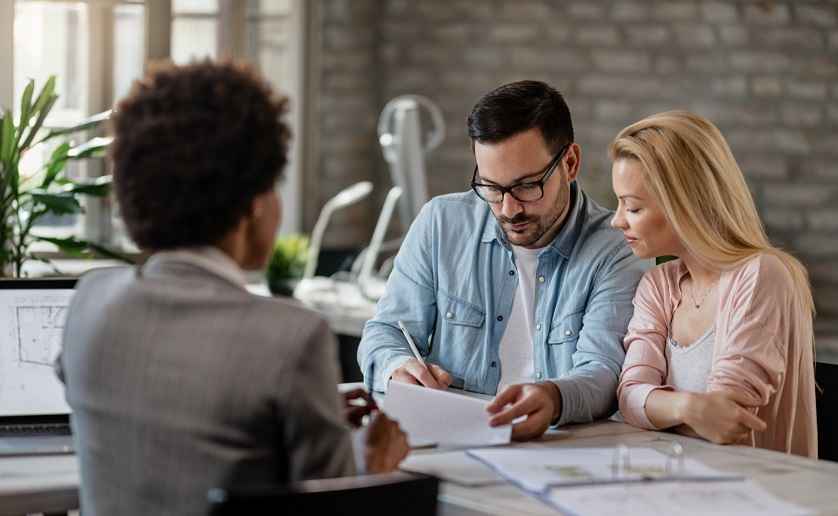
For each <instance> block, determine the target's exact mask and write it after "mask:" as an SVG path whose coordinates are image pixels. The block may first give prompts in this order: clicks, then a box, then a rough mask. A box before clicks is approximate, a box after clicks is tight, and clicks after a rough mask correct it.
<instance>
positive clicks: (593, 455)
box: [468, 448, 742, 492]
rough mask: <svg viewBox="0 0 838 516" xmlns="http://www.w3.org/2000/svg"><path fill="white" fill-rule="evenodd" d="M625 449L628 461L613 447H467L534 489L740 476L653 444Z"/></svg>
mask: <svg viewBox="0 0 838 516" xmlns="http://www.w3.org/2000/svg"><path fill="white" fill-rule="evenodd" d="M626 451H627V452H628V460H627V461H625V460H624V459H621V458H620V457H619V456H618V454H619V451H618V449H615V448H549V449H545V448H526V449H517V448H497V449H492V448H489V449H481V450H469V451H468V453H469V455H471V456H472V457H474V458H476V459H478V460H480V461H481V462H483V463H484V464H486V465H488V466H489V467H491V468H492V469H494V470H495V471H497V472H498V474H500V475H501V476H502V477H504V478H505V479H506V480H508V481H509V482H511V483H513V484H515V485H517V486H519V487H521V488H523V489H525V490H527V491H532V492H544V491H546V490H547V489H548V488H549V487H553V486H578V485H590V484H612V483H626V482H647V481H654V480H669V481H672V480H703V481H706V480H737V479H739V480H741V478H742V477H741V475H734V474H729V473H724V472H722V471H718V470H715V469H713V468H710V467H708V466H705V465H704V464H702V463H700V462H698V461H696V460H691V459H686V458H683V457H682V458H681V459H676V458H672V457H670V456H668V455H666V454H663V453H661V452H659V451H657V450H654V449H651V448H628V449H626ZM621 461H623V463H621Z"/></svg>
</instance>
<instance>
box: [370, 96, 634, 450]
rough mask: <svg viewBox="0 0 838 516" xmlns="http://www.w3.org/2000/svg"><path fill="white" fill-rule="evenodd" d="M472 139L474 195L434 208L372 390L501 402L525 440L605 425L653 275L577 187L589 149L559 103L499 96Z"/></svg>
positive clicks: (379, 343)
mask: <svg viewBox="0 0 838 516" xmlns="http://www.w3.org/2000/svg"><path fill="white" fill-rule="evenodd" d="M468 130H469V136H470V137H471V139H472V146H473V149H474V157H475V161H476V165H475V168H474V174H473V177H472V183H471V187H472V191H471V192H467V193H460V194H452V195H444V196H440V197H437V198H435V199H433V200H432V201H430V202H429V203H428V204H427V205H425V207H424V208H423V209H422V212H421V213H420V214H419V216H418V217H417V219H416V221H415V222H414V223H413V225H412V226H411V228H410V231H409V232H408V234H407V236H406V237H405V241H404V243H403V244H402V247H401V249H400V251H399V254H398V256H397V257H396V261H395V265H394V269H393V272H392V274H391V276H390V279H389V282H388V285H387V293H386V295H385V296H384V297H383V298H382V299H381V301H380V302H379V304H378V311H377V314H376V316H375V318H373V319H372V320H370V321H369V322H368V323H367V325H366V327H365V328H364V335H363V339H362V341H361V345H360V348H359V350H358V361H359V363H360V365H361V369H362V371H363V373H364V378H365V381H366V383H367V386H368V387H370V388H372V389H375V390H380V391H384V390H386V388H387V384H388V382H390V381H401V382H408V383H414V384H420V385H424V386H426V387H430V388H437V389H440V388H446V387H449V386H452V387H457V388H461V389H465V390H469V391H475V392H480V393H485V394H492V395H496V396H495V398H494V400H493V402H492V403H491V404H490V405H489V411H490V412H491V413H492V417H491V419H490V424H491V425H493V426H497V425H504V424H509V423H511V422H512V421H513V420H516V419H517V418H519V417H521V416H526V418H523V420H521V421H519V422H517V423H516V424H515V425H514V426H513V430H512V437H513V438H514V439H517V440H526V439H532V438H536V437H538V436H540V435H541V434H542V433H544V431H545V430H546V429H547V428H548V427H549V426H550V425H551V424H553V425H557V424H558V425H562V424H566V423H581V422H590V421H592V420H594V419H596V418H601V417H606V416H608V415H609V414H610V413H611V412H613V411H614V410H615V409H616V399H615V392H616V388H617V382H618V377H619V374H620V369H621V366H622V363H623V358H624V352H623V348H622V339H623V336H624V334H625V331H626V326H627V325H628V321H629V319H630V317H631V315H632V311H633V308H632V298H633V296H634V290H635V287H636V286H637V283H638V281H639V280H640V277H641V276H642V274H643V272H644V271H645V269H646V268H647V267H648V265H649V264H647V263H645V262H642V261H640V260H638V259H637V258H635V257H634V255H633V254H632V252H631V250H630V249H629V247H628V245H627V244H626V242H625V241H624V239H623V238H622V235H621V234H620V233H619V232H618V231H615V230H613V229H612V228H611V227H610V226H609V221H610V219H611V217H612V215H613V214H612V212H610V211H608V210H606V209H604V208H602V207H600V206H599V205H597V204H596V203H595V202H593V201H592V200H591V199H590V198H588V197H587V196H586V195H585V193H584V192H583V191H582V190H581V188H579V186H578V185H577V184H576V178H577V175H578V173H579V168H580V164H581V148H580V147H579V145H578V144H576V143H574V142H573V125H572V122H571V118H570V111H569V109H568V107H567V104H566V103H565V101H564V98H563V97H562V96H561V94H559V92H557V91H556V90H554V89H553V88H551V87H550V86H548V85H547V84H544V83H542V82H536V81H521V82H516V83H512V84H507V85H505V86H501V87H500V88H497V89H496V90H494V91H492V92H490V93H488V94H486V95H485V96H484V97H483V98H481V99H480V100H479V101H478V102H477V104H476V105H475V106H474V108H473V109H472V112H471V114H470V115H469V118H468ZM399 321H401V322H402V323H403V324H404V326H405V327H406V329H407V330H408V332H409V333H410V334H411V335H412V337H413V340H414V341H415V342H416V344H417V347H418V348H419V351H420V353H421V354H422V355H424V357H425V361H426V362H427V364H428V367H427V368H426V367H424V366H422V364H421V363H420V362H419V361H418V360H417V359H416V358H414V357H413V355H412V354H411V351H410V349H409V347H408V344H407V342H406V340H405V337H404V336H403V335H402V333H401V332H400V330H399V325H398V323H399Z"/></svg>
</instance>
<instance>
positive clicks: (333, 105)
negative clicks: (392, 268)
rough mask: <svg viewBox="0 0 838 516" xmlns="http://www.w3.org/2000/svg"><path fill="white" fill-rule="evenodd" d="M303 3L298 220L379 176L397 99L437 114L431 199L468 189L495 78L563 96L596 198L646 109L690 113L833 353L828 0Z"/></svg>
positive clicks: (352, 234)
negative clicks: (758, 217) (613, 156)
mask: <svg viewBox="0 0 838 516" xmlns="http://www.w3.org/2000/svg"><path fill="white" fill-rule="evenodd" d="M309 8H310V9H311V12H310V13H309V22H308V23H309V24H310V25H309V29H310V30H309V33H308V43H309V48H308V52H309V58H308V59H309V69H308V70H309V71H308V86H307V92H308V95H309V99H316V100H315V101H314V102H313V103H312V105H311V106H310V108H311V111H310V115H309V118H308V124H309V126H310V130H309V132H308V133H307V134H308V135H312V138H311V140H312V141H310V142H308V144H307V145H308V152H307V155H308V156H309V158H310V159H309V162H308V166H307V169H306V171H305V173H304V177H303V185H304V187H303V189H304V192H305V196H304V199H305V202H304V215H303V219H304V222H305V225H306V227H309V228H310V227H311V225H313V223H314V219H315V218H316V216H317V213H318V211H319V209H320V206H322V204H323V203H324V202H325V201H326V200H327V199H328V198H329V197H330V196H331V195H333V194H334V193H336V192H337V191H338V190H340V189H341V188H343V187H345V186H346V185H348V184H350V183H352V182H354V181H358V180H362V179H372V180H374V181H376V182H377V183H381V184H387V183H388V182H389V175H388V173H387V168H386V165H385V163H384V161H383V159H382V157H381V152H380V150H379V147H378V143H377V141H376V134H375V124H376V120H377V116H378V113H379V112H380V110H381V108H382V107H383V105H384V104H385V103H386V102H387V100H389V99H390V98H392V97H394V96H396V95H400V94H404V93H416V94H421V95H425V96H427V97H429V98H431V99H432V100H434V101H435V102H437V103H438V104H439V105H440V107H441V108H442V109H443V111H444V114H445V120H446V124H447V131H448V133H447V137H446V140H445V142H444V143H443V145H442V146H441V147H440V148H439V149H437V150H436V151H435V152H434V153H433V154H432V155H431V156H430V158H429V160H428V175H429V188H430V191H431V194H433V195H436V194H443V193H447V192H454V191H462V190H466V189H467V188H468V181H469V180H470V177H471V171H472V168H473V166H474V165H473V163H474V162H473V159H472V156H471V153H470V150H469V142H468V137H467V134H466V129H465V120H466V116H467V115H468V113H469V111H470V109H471V107H472V105H473V103H474V102H475V101H476V100H477V99H478V98H479V97H480V96H481V95H482V94H483V93H485V92H487V91H489V90H490V89H492V88H494V87H496V86H498V85H500V84H503V83H506V82H510V81H514V80H518V79H524V78H528V79H539V80H544V81H547V82H549V83H550V84H552V85H553V86H555V87H556V88H558V89H559V90H560V91H561V92H562V93H563V94H564V95H565V97H566V99H567V101H568V104H569V105H570V109H571V112H572V115H573V120H574V125H575V130H576V135H577V141H578V142H579V143H580V145H581V146H582V149H583V170H582V174H581V183H582V185H583V187H584V188H585V189H586V190H587V191H588V192H589V193H590V194H591V195H592V196H593V197H594V198H595V199H597V200H598V201H599V202H601V203H603V204H606V205H609V206H613V205H614V199H613V195H612V193H611V189H610V163H609V161H608V159H607V155H606V148H607V145H608V143H609V142H610V141H611V139H612V138H613V137H614V136H615V135H616V133H617V132H618V131H619V130H620V129H621V128H622V127H624V126H626V125H627V124H629V123H630V122H632V121H635V120H638V119H640V118H642V117H644V116H646V115H649V114H652V113H655V112H659V111H663V110H668V109H675V108H681V109H689V110H691V111H695V112H697V113H699V114H701V115H703V116H706V117H708V118H710V119H711V120H712V121H713V122H715V123H716V124H717V125H718V126H719V127H720V129H721V130H722V132H723V133H724V135H725V136H726V137H727V139H728V141H729V143H730V145H731V147H732V148H733V152H734V155H735V156H736V158H737V159H738V161H739V164H740V166H741V167H742V170H743V172H744V173H745V175H746V177H747V180H748V183H749V185H750V187H751V191H752V192H753V195H754V197H755V199H756V201H757V204H758V206H759V209H760V212H761V214H762V217H763V220H764V222H765V224H766V226H767V228H768V232H769V235H770V236H771V238H772V240H773V241H774V242H775V243H777V244H779V245H781V246H783V247H785V248H786V249H788V250H790V251H792V252H793V253H794V254H795V255H797V256H798V257H800V258H801V259H802V260H803V261H804V263H805V264H806V265H807V267H808V268H809V271H810V273H811V277H812V283H813V285H814V291H815V298H816V302H817V307H818V312H819V314H818V317H817V320H816V330H817V333H818V342H819V348H820V349H826V348H830V349H834V350H838V2H836V1H834V0H832V1H819V2H809V1H767V0H766V1H749V0H741V1H666V0H648V1H612V0H584V1H581V0H580V1H540V0H518V1H514V2H513V1H500V0H487V1H470V0H422V1H410V0H318V1H315V2H311V3H310V5H309ZM377 191H378V192H379V193H380V194H381V195H383V193H384V192H386V188H378V189H377ZM379 206H380V199H379V202H378V203H366V204H361V205H358V206H356V207H354V208H352V209H349V210H347V212H346V215H345V216H343V217H341V218H340V219H338V220H335V221H334V222H333V225H332V227H331V228H330V230H329V232H328V234H327V243H328V244H329V245H330V246H332V247H338V248H340V247H353V246H357V245H360V244H362V243H364V242H366V241H367V240H368V238H369V235H370V234H371V232H372V224H373V223H374V220H375V216H376V215H377V211H378V208H379Z"/></svg>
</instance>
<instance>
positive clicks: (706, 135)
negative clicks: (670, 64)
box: [608, 111, 815, 314]
mask: <svg viewBox="0 0 838 516" xmlns="http://www.w3.org/2000/svg"><path fill="white" fill-rule="evenodd" d="M608 151H609V155H610V157H611V159H612V160H617V159H620V158H631V159H636V160H637V161H639V162H640V163H641V165H642V166H643V169H644V170H645V174H644V177H645V184H646V188H647V189H648V190H649V192H651V194H652V195H653V196H654V197H655V199H656V200H657V201H658V203H659V204H660V206H661V207H662V208H663V211H664V213H665V214H666V218H667V219H668V220H669V223H670V224H672V227H673V229H674V230H675V233H676V234H677V235H678V237H679V238H680V240H681V242H683V244H684V246H685V247H686V249H687V251H689V253H690V254H691V255H693V256H694V257H695V258H696V259H698V260H700V261H701V262H702V263H703V264H704V265H705V266H709V267H714V268H718V269H721V270H726V269H730V268H733V267H735V266H736V265H738V264H740V263H742V262H743V261H744V260H747V259H748V258H750V257H752V256H754V255H755V254H758V253H769V254H772V255H774V256H776V257H777V258H779V259H780V261H782V263H783V264H784V265H785V266H786V268H787V269H788V271H789V273H790V274H791V276H792V279H793V281H794V285H795V287H796V291H797V294H798V296H797V299H798V301H799V302H800V303H802V305H803V306H804V307H805V308H807V309H808V310H809V311H811V313H813V314H814V311H815V305H814V301H813V299H812V291H811V288H810V286H809V277H808V274H807V273H806V269H805V267H803V265H802V264H801V263H800V262H799V261H798V260H797V259H795V258H794V257H793V256H791V255H790V254H788V253H786V252H783V251H781V250H780V249H778V248H776V247H774V246H773V245H771V242H769V240H768V236H767V235H766V234H765V228H764V227H763V225H762V221H760V218H759V214H758V213H757V209H756V205H755V204H754V199H753V197H752V196H751V192H750V190H749V189H748V185H747V183H746V182H745V177H744V176H743V174H742V171H741V170H740V169H739V165H738V164H737V163H736V159H735V158H734V157H733V153H732V152H731V151H730V147H729V146H728V144H727V142H726V141H725V139H724V136H722V133H721V132H720V131H719V129H718V128H717V127H716V126H715V125H713V124H712V123H711V122H710V121H709V120H707V119H705V118H702V117H700V116H698V115H695V114H693V113H689V112H687V111H667V112H664V113H658V114H656V115H652V116H650V117H647V118H644V119H643V120H640V121H639V122H635V123H633V124H631V125H629V126H628V127H626V128H625V129H623V130H622V131H620V133H619V134H618V135H617V137H616V138H615V139H614V141H613V142H611V145H610V146H609V148H608Z"/></svg>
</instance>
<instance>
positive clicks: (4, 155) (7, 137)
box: [0, 111, 15, 163]
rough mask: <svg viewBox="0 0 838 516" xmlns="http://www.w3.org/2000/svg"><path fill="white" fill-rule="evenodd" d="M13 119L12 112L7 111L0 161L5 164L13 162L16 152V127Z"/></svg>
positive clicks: (4, 118) (0, 144)
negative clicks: (13, 155)
mask: <svg viewBox="0 0 838 516" xmlns="http://www.w3.org/2000/svg"><path fill="white" fill-rule="evenodd" d="M12 118H13V117H12V112H11V111H6V114H5V116H4V117H3V129H2V141H0V161H2V162H3V163H9V162H10V161H12V154H13V153H14V150H15V146H14V141H15V126H14V121H13V120H12Z"/></svg>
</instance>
